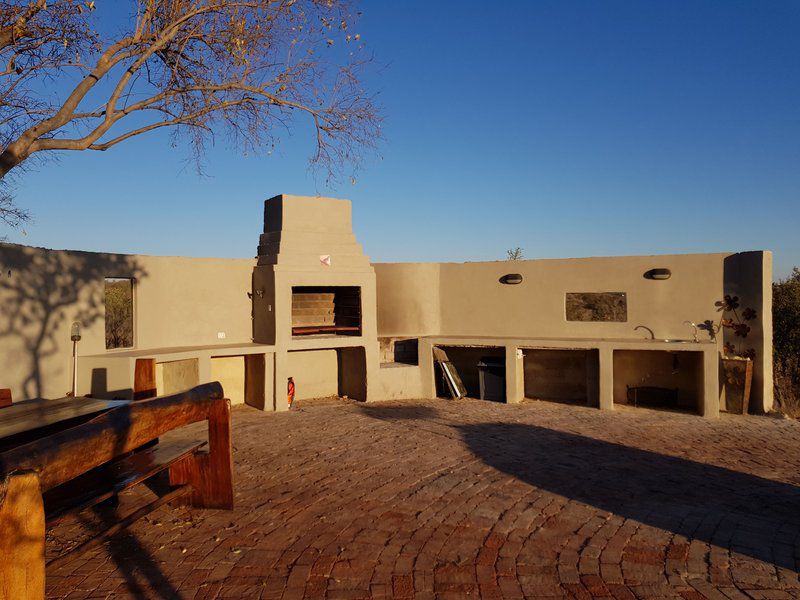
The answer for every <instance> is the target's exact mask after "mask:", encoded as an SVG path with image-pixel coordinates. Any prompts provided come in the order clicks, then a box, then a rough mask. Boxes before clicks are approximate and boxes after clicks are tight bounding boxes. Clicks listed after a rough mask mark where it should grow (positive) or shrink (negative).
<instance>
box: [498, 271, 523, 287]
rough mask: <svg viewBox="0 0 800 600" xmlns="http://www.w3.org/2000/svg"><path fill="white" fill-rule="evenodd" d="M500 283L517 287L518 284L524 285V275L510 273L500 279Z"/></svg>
mask: <svg viewBox="0 0 800 600" xmlns="http://www.w3.org/2000/svg"><path fill="white" fill-rule="evenodd" d="M500 283H504V284H506V285H517V284H518V283H522V275H520V274H519V273H508V274H507V275H503V276H502V277H501V278H500Z"/></svg>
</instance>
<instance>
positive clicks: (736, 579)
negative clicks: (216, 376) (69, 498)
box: [48, 400, 800, 599]
mask: <svg viewBox="0 0 800 600" xmlns="http://www.w3.org/2000/svg"><path fill="white" fill-rule="evenodd" d="M234 445H235V455H234V456H235V462H236V474H237V482H236V489H237V496H236V502H237V506H236V510H235V511H233V512H224V511H200V510H193V509H186V508H169V507H165V508H162V509H159V510H158V511H157V512H155V513H153V514H152V515H150V517H149V518H147V519H144V520H141V521H139V522H138V523H137V524H135V525H134V526H133V527H131V528H130V529H129V530H127V531H126V532H125V533H122V534H120V535H118V536H116V537H115V538H113V539H112V541H111V542H109V543H108V544H107V545H106V546H104V547H101V548H99V549H97V550H94V551H92V552H88V553H86V554H84V555H82V556H80V557H78V558H76V559H74V560H72V561H70V562H68V563H66V564H64V565H63V566H61V567H59V568H58V569H57V570H50V571H49V573H48V594H49V596H50V597H53V598H61V597H67V598H107V597H108V598H125V597H145V598H197V599H211V598H301V597H308V598H369V597H375V598H389V597H394V598H412V597H417V598H433V597H438V598H464V597H472V596H480V597H484V598H523V597H525V598H544V597H553V598H562V597H574V598H589V597H606V598H620V599H622V598H687V599H693V598H800V580H798V573H797V571H798V562H799V561H800V487H797V486H800V423H798V422H796V421H790V420H778V419H772V418H766V417H733V416H724V417H723V418H722V419H720V420H719V421H706V420H704V419H701V418H698V417H696V416H691V415H683V414H674V413H665V412H654V411H645V410H637V411H634V410H626V411H618V412H616V413H614V414H607V413H601V412H599V411H597V410H595V409H589V408H583V407H576V406H567V405H557V404H550V403H539V402H536V403H526V404H522V405H516V406H506V405H501V404H493V403H488V402H480V401H474V400H465V401H458V402H451V401H444V400H440V401H417V402H391V403H381V404H371V405H357V404H354V403H329V404H322V405H319V404H313V405H306V406H303V405H301V406H300V408H299V409H298V410H296V411H293V412H291V413H285V414H265V413H261V412H258V411H255V410H253V409H250V408H247V407H239V408H236V409H234ZM144 493H145V492H140V494H144ZM131 500H132V499H131V498H127V497H126V498H124V499H123V509H124V506H125V505H126V504H127V503H129V502H130V501H131ZM101 519H102V515H92V516H83V517H82V518H81V520H80V522H78V521H76V522H74V523H65V524H63V525H61V526H59V528H58V529H57V530H55V531H54V532H53V534H52V535H51V536H50V539H49V542H48V544H49V545H48V553H49V555H50V556H53V555H55V554H57V553H58V552H59V551H61V550H63V549H64V548H65V547H68V545H69V544H70V543H74V542H75V540H77V539H79V538H80V534H81V532H82V531H84V530H88V529H91V528H92V527H94V526H95V522H96V521H97V520H101Z"/></svg>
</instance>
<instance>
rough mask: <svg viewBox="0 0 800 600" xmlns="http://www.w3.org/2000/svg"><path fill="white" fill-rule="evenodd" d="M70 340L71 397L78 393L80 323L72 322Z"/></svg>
mask: <svg viewBox="0 0 800 600" xmlns="http://www.w3.org/2000/svg"><path fill="white" fill-rule="evenodd" d="M70 339H71V340H72V394H71V395H72V397H73V398H74V397H75V396H76V395H77V394H78V342H79V341H81V324H80V323H78V322H75V323H73V324H72V331H71V333H70Z"/></svg>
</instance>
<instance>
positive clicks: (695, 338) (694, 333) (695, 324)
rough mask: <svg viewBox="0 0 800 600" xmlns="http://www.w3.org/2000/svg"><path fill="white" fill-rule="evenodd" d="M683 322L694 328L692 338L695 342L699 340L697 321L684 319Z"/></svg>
mask: <svg viewBox="0 0 800 600" xmlns="http://www.w3.org/2000/svg"><path fill="white" fill-rule="evenodd" d="M683 324H684V325H688V326H689V327H691V328H692V339H693V340H694V341H695V342H697V341H699V340H698V339H697V323H695V322H694V321H684V322H683Z"/></svg>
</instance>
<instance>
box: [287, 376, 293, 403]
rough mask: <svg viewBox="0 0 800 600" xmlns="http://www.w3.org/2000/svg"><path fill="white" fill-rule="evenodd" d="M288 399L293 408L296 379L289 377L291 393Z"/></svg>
mask: <svg viewBox="0 0 800 600" xmlns="http://www.w3.org/2000/svg"><path fill="white" fill-rule="evenodd" d="M287 400H288V401H289V408H292V402H294V379H292V378H291V377H289V393H288V397H287Z"/></svg>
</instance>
